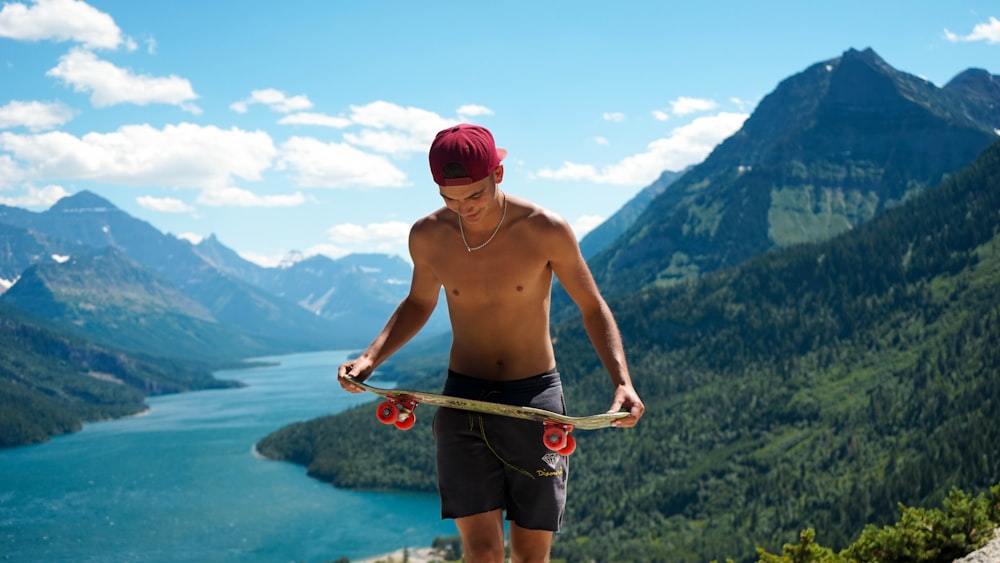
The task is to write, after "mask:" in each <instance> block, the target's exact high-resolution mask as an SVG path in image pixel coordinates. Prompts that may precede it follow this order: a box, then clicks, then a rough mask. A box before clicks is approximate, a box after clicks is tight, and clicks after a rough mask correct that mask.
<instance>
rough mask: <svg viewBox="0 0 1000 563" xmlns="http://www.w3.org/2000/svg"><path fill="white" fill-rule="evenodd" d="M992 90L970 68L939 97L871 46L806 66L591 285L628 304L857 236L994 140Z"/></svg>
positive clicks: (661, 200)
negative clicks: (779, 254)
mask: <svg viewBox="0 0 1000 563" xmlns="http://www.w3.org/2000/svg"><path fill="white" fill-rule="evenodd" d="M997 81H998V78H997V77H995V76H989V75H988V74H984V73H983V72H981V71H971V72H970V71H967V72H965V73H963V74H962V75H959V77H956V79H955V80H953V81H952V82H951V83H949V85H948V86H947V87H946V88H937V87H935V86H934V85H933V84H931V83H929V82H927V81H925V80H923V79H920V78H917V77H915V76H912V75H909V74H905V73H902V72H899V71H897V70H895V69H893V68H892V67H891V66H889V65H888V64H886V62H885V61H883V60H882V59H881V58H880V57H879V56H878V55H877V54H876V53H875V52H874V51H872V50H871V49H866V50H864V51H856V50H853V49H851V50H848V51H847V52H845V53H844V54H843V55H842V56H840V57H837V58H835V59H831V60H829V61H825V62H821V63H818V64H815V65H813V66H811V67H809V68H808V69H806V70H805V71H803V72H801V73H799V74H796V75H794V76H792V77H790V78H788V79H786V80H784V81H782V82H781V83H780V84H779V85H778V87H777V88H776V89H775V90H774V91H773V92H771V93H770V94H768V95H767V96H766V97H765V98H764V99H763V100H762V101H761V103H760V105H759V106H758V107H757V108H756V110H755V111H754V112H753V114H752V115H751V116H750V117H749V118H748V119H747V121H746V122H745V123H744V124H743V126H742V128H741V129H740V130H739V131H738V132H737V133H735V134H734V135H732V136H731V137H730V138H728V139H726V140H725V141H724V142H723V143H721V144H720V145H719V146H718V147H716V148H715V150H713V151H712V153H711V154H710V155H709V156H708V158H706V160H705V161H704V162H702V163H701V164H699V165H697V166H695V167H694V168H692V169H691V170H690V171H689V172H688V173H686V174H685V175H684V176H683V177H682V178H680V179H678V180H677V181H676V182H675V183H674V184H672V185H671V186H670V188H669V189H668V190H666V191H665V192H664V193H662V194H661V195H660V196H658V197H657V198H656V199H654V200H653V201H652V202H651V203H650V204H649V206H648V207H647V208H646V210H645V212H644V213H643V214H642V216H641V217H639V218H638V219H637V220H636V221H635V222H634V224H632V225H631V227H630V228H629V229H628V230H627V231H626V232H625V233H624V234H622V236H621V237H619V238H618V240H617V241H615V242H614V243H612V244H611V245H610V246H608V247H607V248H605V249H604V250H603V251H602V252H600V253H599V254H597V255H596V256H595V257H594V258H593V259H591V260H590V261H589V263H590V266H591V269H592V270H593V272H594V276H595V279H597V281H598V283H599V284H600V286H601V287H602V289H603V290H604V291H605V293H606V294H608V295H627V294H629V293H631V292H634V291H636V290H638V289H640V288H643V287H646V286H649V285H651V284H652V285H664V284H666V285H669V284H673V283H677V282H679V281H681V280H686V279H690V278H692V277H696V276H698V275H701V274H704V273H706V272H711V271H715V270H718V269H721V268H725V267H727V266H731V265H734V264H738V263H740V262H742V261H744V260H747V259H749V258H751V257H754V256H757V255H760V254H762V253H764V252H767V251H768V250H772V249H775V248H781V247H787V246H790V245H794V244H798V243H803V242H809V241H817V240H824V239H827V238H829V237H831V236H834V235H837V234H839V233H842V232H845V231H847V230H850V229H854V228H856V227H857V226H859V225H861V224H862V223H864V222H865V221H867V220H869V219H871V218H872V217H874V216H875V215H876V214H878V213H881V212H883V211H884V210H886V209H889V208H891V207H893V206H897V205H899V204H900V203H902V202H903V201H905V200H907V199H908V198H910V197H912V196H913V195H915V194H917V193H919V192H921V191H923V190H925V189H926V188H928V187H930V186H934V185H936V184H937V183H939V182H941V181H942V180H943V179H945V178H947V177H948V176H949V175H950V174H953V173H955V172H956V171H958V170H960V169H961V168H962V167H963V166H965V165H966V164H968V163H969V162H971V161H972V159H973V158H975V156H976V155H977V154H978V153H979V152H980V151H982V150H983V149H985V148H986V147H987V146H988V145H989V144H990V143H991V142H993V141H994V140H995V139H996V138H997V133H996V130H997V129H998V128H1000V120H998V116H997V109H996V108H997V107H998V106H1000V95H998V89H997ZM991 108H992V109H991Z"/></svg>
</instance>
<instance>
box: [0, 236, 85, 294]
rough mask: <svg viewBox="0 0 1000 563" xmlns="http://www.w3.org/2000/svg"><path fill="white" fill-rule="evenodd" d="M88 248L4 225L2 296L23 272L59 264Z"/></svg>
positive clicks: (0, 261) (0, 238)
mask: <svg viewBox="0 0 1000 563" xmlns="http://www.w3.org/2000/svg"><path fill="white" fill-rule="evenodd" d="M83 251H85V248H84V247H80V246H78V245H74V244H70V243H67V242H65V241H62V240H58V239H55V240H53V239H50V238H49V237H46V236H45V235H43V234H41V233H38V232H35V231H29V230H28V229H24V228H21V227H16V226H14V225H8V224H6V223H2V222H0V293H3V292H4V291H6V290H7V289H8V288H9V287H10V286H12V285H13V284H14V282H16V281H17V279H18V277H20V275H21V272H23V271H24V270H25V268H27V267H28V266H31V265H32V264H36V263H39V262H58V261H60V260H64V259H66V257H67V256H71V255H72V254H74V253H79V252H83Z"/></svg>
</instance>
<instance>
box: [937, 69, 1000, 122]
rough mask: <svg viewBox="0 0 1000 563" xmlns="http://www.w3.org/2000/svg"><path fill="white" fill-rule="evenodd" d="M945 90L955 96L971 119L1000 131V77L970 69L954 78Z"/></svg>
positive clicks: (980, 70)
mask: <svg viewBox="0 0 1000 563" xmlns="http://www.w3.org/2000/svg"><path fill="white" fill-rule="evenodd" d="M944 90H945V91H946V92H949V93H951V94H953V95H954V97H955V101H956V103H958V104H959V105H960V106H961V107H962V109H963V110H964V112H965V114H966V115H967V116H968V117H969V118H970V119H972V120H973V121H977V122H981V123H987V124H992V126H993V127H994V129H1000V102H998V101H997V100H1000V76H995V75H992V74H990V73H989V72H987V71H985V70H983V69H981V68H970V69H968V70H966V71H964V72H962V73H960V74H959V75H958V76H956V77H955V78H952V79H951V80H950V81H949V82H948V83H947V84H945V86H944Z"/></svg>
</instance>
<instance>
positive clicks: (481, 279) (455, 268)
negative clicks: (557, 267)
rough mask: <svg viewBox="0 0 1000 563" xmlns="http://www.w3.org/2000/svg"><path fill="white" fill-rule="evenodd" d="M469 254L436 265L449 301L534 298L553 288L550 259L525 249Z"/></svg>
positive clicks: (475, 301) (491, 301) (471, 302)
mask: <svg viewBox="0 0 1000 563" xmlns="http://www.w3.org/2000/svg"><path fill="white" fill-rule="evenodd" d="M498 250H500V249H498ZM468 254H469V255H468V256H459V257H457V258H454V259H451V260H445V261H442V262H441V263H440V264H438V266H437V268H436V270H437V275H438V279H439V280H440V282H441V284H442V285H443V286H444V290H445V293H446V294H447V296H448V299H449V301H455V300H458V301H461V302H465V303H469V304H474V303H495V302H498V301H500V302H502V301H517V300H519V299H535V298H536V297H537V296H538V295H540V294H547V293H548V291H549V290H550V289H551V282H552V269H551V268H550V266H549V264H548V262H547V261H545V260H544V259H542V258H541V257H540V256H538V255H537V254H535V253H533V252H530V251H526V249H522V251H520V252H516V253H506V252H493V253H482V254H479V255H476V252H471V253H468Z"/></svg>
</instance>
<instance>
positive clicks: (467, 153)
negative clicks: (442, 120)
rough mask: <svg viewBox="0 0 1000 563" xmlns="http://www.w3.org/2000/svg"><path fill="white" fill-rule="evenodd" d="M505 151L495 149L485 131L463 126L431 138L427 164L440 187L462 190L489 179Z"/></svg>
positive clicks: (494, 144)
mask: <svg viewBox="0 0 1000 563" xmlns="http://www.w3.org/2000/svg"><path fill="white" fill-rule="evenodd" d="M506 156H507V151H505V150H504V149H498V148H497V147H496V143H495V142H494V141H493V134H492V133H490V132H489V130H488V129H486V128H485V127H480V126H479V125H472V124H469V123H462V124H460V125H455V126H453V127H449V128H447V129H444V130H442V131H441V132H439V133H438V134H437V136H435V137H434V142H433V143H431V150H430V152H429V153H428V160H430V164H431V175H432V176H434V182H435V183H436V184H437V185H439V186H464V185H467V184H472V183H474V182H478V181H480V180H482V179H483V178H485V177H487V176H489V175H490V174H492V173H493V171H494V170H496V168H497V166H500V161H502V160H503V159H504V158H505V157H506Z"/></svg>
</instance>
